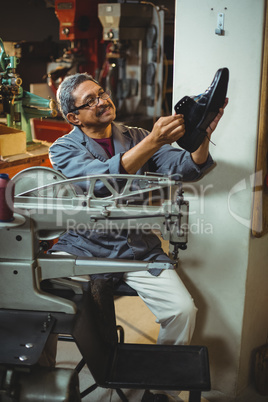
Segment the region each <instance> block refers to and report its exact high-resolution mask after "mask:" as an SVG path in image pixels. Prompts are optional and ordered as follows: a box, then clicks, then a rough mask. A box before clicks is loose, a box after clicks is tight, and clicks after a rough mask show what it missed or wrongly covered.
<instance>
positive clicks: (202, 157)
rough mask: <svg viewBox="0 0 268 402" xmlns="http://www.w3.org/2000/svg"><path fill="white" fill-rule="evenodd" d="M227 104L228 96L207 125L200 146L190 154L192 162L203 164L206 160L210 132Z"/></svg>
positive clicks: (214, 127)
mask: <svg viewBox="0 0 268 402" xmlns="http://www.w3.org/2000/svg"><path fill="white" fill-rule="evenodd" d="M227 104H228V98H226V99H225V103H224V105H223V108H221V109H220V110H219V113H218V114H217V116H216V117H215V119H214V120H213V122H212V123H210V125H209V126H208V128H207V130H206V131H207V136H206V137H205V139H204V141H203V142H202V144H201V145H200V147H199V148H198V149H197V150H196V151H195V152H193V153H192V154H191V156H192V159H193V161H194V163H196V164H197V165H202V164H204V163H205V162H206V160H207V158H208V153H209V142H210V138H211V134H212V133H213V131H214V130H215V129H216V127H217V125H218V123H219V121H220V119H221V118H222V116H223V113H224V108H225V107H226V106H227Z"/></svg>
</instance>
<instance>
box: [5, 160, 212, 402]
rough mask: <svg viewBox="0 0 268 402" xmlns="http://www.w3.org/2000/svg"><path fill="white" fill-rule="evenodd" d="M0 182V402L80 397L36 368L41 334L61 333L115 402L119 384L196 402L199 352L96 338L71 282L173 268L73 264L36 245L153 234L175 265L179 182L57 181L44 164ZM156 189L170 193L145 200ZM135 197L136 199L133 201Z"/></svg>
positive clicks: (201, 378)
mask: <svg viewBox="0 0 268 402" xmlns="http://www.w3.org/2000/svg"><path fill="white" fill-rule="evenodd" d="M2 176H4V175H2ZM3 179H6V186H3V185H1V222H0V239H1V259H0V275H1V281H0V317H1V318H0V328H1V331H0V344H1V349H0V400H1V401H24V402H29V401H32V402H33V401H34V402H36V401H41V400H42V401H43V400H46V401H51V402H52V401H68V402H76V401H80V400H81V395H82V393H81V394H80V391H79V380H78V376H77V373H76V372H75V371H74V370H70V369H67V368H66V369H64V368H51V367H50V368H49V367H44V366H40V364H39V359H40V356H41V355H42V353H43V351H44V349H45V345H46V343H47V341H48V339H49V337H50V336H51V335H52V334H67V335H70V336H71V337H72V339H73V340H74V341H75V342H76V345H77V347H78V349H79V350H80V352H81V354H82V357H83V359H84V362H85V363H86V364H87V366H88V368H89V369H90V371H91V373H92V375H93V377H94V379H95V380H96V383H97V385H99V386H102V387H106V388H114V389H116V390H117V392H118V394H119V395H120V396H121V399H122V400H124V401H127V399H126V397H125V396H124V395H123V393H122V391H121V390H120V388H129V389H135V388H136V389H137V388H138V389H150V388H151V389H175V390H177V389H188V390H190V395H191V399H190V400H191V401H200V395H201V391H202V390H204V389H209V369H208V358H207V354H206V349H205V348H204V347H199V346H171V345H170V346H166V345H162V346H161V345H133V344H127V343H123V344H122V345H121V344H120V343H117V342H115V343H113V344H111V343H110V340H109V339H110V337H109V335H107V331H106V330H105V337H106V338H107V337H108V338H109V339H108V341H107V339H106V341H102V340H101V336H100V335H99V333H97V332H96V331H97V325H96V322H97V321H98V318H96V315H95V312H94V311H93V312H92V308H91V307H92V302H91V299H90V292H89V291H87V290H84V289H82V287H81V286H80V285H79V283H78V282H77V281H75V280H74V279H77V277H78V276H79V277H81V276H84V275H91V274H94V273H107V272H129V271H138V270H149V269H151V268H162V269H170V268H172V267H173V264H170V263H167V262H162V263H159V262H156V261H146V262H144V261H135V260H133V261H129V260H127V261H126V260H113V259H101V258H95V257H94V258H93V257H83V258H80V257H79V258H78V257H75V256H73V255H57V254H47V253H46V252H45V248H44V242H46V241H48V240H51V239H56V238H57V237H58V236H59V235H60V234H62V233H63V232H64V231H66V230H68V229H70V228H71V229H73V230H75V229H79V230H83V229H85V230H90V229H94V230H100V231H103V230H110V229H112V230H115V229H116V230H123V229H130V228H131V229H132V230H136V229H138V230H145V229H146V230H148V229H152V230H156V231H157V232H159V233H161V235H162V237H163V238H164V239H166V240H169V241H170V243H171V244H172V245H173V246H174V258H175V259H176V258H177V253H178V250H179V249H180V248H181V249H184V248H185V247H186V243H187V229H188V202H187V201H186V200H184V197H183V191H182V186H181V182H180V177H178V176H172V177H164V176H153V175H148V176H131V175H120V176H115V175H102V176H88V177H80V178H76V179H66V178H65V177H64V176H63V175H62V174H61V173H58V172H56V171H55V170H53V169H51V168H46V167H32V168H28V169H26V170H24V171H21V172H20V173H18V174H17V175H16V176H14V177H13V179H11V180H9V181H8V180H7V178H4V177H2V178H1V179H0V180H2V181H3ZM82 182H83V183H84V182H86V183H87V191H86V192H81V191H78V189H80V188H81V187H80V184H81V183H82ZM100 183H101V184H102V186H104V188H106V189H107V191H106V195H105V196H103V197H99V196H98V192H97V191H96V190H97V189H98V188H99V185H100ZM164 189H165V193H168V194H169V196H168V197H166V199H165V200H164V201H162V202H160V203H158V205H153V203H152V202H150V201H148V199H149V197H148V195H149V194H151V192H155V191H156V190H157V191H158V192H160V193H163V191H164ZM166 189H168V191H167V190H166ZM2 190H3V191H2ZM3 195H4V197H3ZM137 198H138V199H139V200H140V201H141V200H142V202H139V203H137V202H133V200H135V199H137ZM145 200H147V201H145ZM174 263H175V261H174ZM44 284H46V286H44ZM66 292H67V293H66ZM153 368H155V369H153ZM145 378H146V379H145ZM144 379H145V380H144ZM120 392H121V393H120ZM84 395H85V394H84Z"/></svg>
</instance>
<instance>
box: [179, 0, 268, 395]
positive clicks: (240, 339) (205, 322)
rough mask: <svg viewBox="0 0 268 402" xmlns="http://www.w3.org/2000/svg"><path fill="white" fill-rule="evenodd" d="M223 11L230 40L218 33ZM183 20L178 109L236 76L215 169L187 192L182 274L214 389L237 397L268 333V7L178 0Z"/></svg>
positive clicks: (246, 1)
mask: <svg viewBox="0 0 268 402" xmlns="http://www.w3.org/2000/svg"><path fill="white" fill-rule="evenodd" d="M219 12H223V13H224V14H225V35H224V36H218V35H216V34H215V28H216V23H217V14H218V13H219ZM175 15H176V16H175V51H174V55H175V58H174V99H173V101H174V104H175V103H176V102H177V101H178V100H179V99H180V98H182V97H183V96H184V95H190V96H191V95H197V94H199V93H202V92H204V91H205V89H206V88H207V87H208V86H209V85H210V83H211V81H212V79H213V77H214V74H215V72H216V70H217V69H218V68H221V67H228V68H229V70H230V81H229V89H228V97H229V105H228V107H227V108H226V111H225V115H224V118H223V119H222V121H221V122H220V125H219V127H218V128H217V130H216V131H215V133H213V136H212V141H214V142H215V143H216V146H213V145H211V146H210V150H211V154H212V156H213V158H214V160H215V162H216V167H215V168H213V169H212V170H211V171H210V173H209V174H207V175H206V176H205V177H204V178H202V179H201V180H200V181H198V182H196V183H194V184H193V185H191V186H188V185H187V186H186V193H185V196H186V198H188V199H189V200H190V209H191V213H192V215H191V216H190V227H191V228H192V232H193V233H191V234H190V236H189V244H188V250H187V251H184V252H181V254H180V258H181V266H180V274H181V276H182V278H183V279H184V280H185V283H186V285H187V287H188V288H189V290H190V291H191V293H192V295H193V297H194V299H195V301H196V304H197V306H198V308H199V314H198V321H197V327H196V331H195V335H194V339H193V343H195V344H205V345H207V346H208V348H209V355H210V367H211V379H212V388H213V389H216V390H219V391H221V392H223V393H225V394H227V395H230V396H236V395H237V394H239V393H240V391H241V390H242V389H243V388H245V387H246V386H247V383H248V379H249V373H250V364H251V353H252V350H253V349H254V348H255V347H256V346H258V345H261V344H264V343H265V342H266V336H267V326H268V320H267V302H268V299H267V284H268V267H267V249H268V247H267V236H266V237H264V238H261V239H253V238H252V237H251V231H250V218H251V212H252V187H251V183H250V176H251V175H252V174H254V172H255V160H256V146H257V131H258V117H259V115H258V114H259V100H260V83H261V82H260V81H261V66H262V46H263V23H264V0H258V1H256V0H236V1H233V0H225V1H223V0H213V1H212V0H210V1H209V0H176V13H175ZM236 185H238V187H234V186H236ZM232 191H233V194H232ZM203 194H205V196H204V197H203ZM265 268H266V269H265ZM260 294H261V296H260ZM264 302H265V304H263V303H264ZM254 311H258V312H257V315H255V316H254ZM252 325H254V327H252Z"/></svg>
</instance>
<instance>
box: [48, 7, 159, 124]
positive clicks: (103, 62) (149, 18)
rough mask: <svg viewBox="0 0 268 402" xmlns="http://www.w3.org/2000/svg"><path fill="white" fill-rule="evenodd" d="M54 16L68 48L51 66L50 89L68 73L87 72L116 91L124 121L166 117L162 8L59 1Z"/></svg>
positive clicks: (116, 100) (120, 113)
mask: <svg viewBox="0 0 268 402" xmlns="http://www.w3.org/2000/svg"><path fill="white" fill-rule="evenodd" d="M55 13H56V16H57V18H58V19H59V23H60V28H59V29H60V32H59V37H60V39H61V40H64V41H68V43H69V46H68V47H67V49H66V50H65V52H64V54H63V56H62V57H61V58H59V59H58V60H56V61H55V62H52V63H50V64H49V65H48V77H49V81H48V82H49V84H50V86H52V87H54V89H55V88H56V87H57V82H56V81H57V79H59V78H60V79H61V78H62V77H60V75H62V76H64V74H66V73H67V72H68V73H69V74H70V73H74V72H85V71H86V72H88V73H90V74H91V75H92V76H93V77H94V78H96V79H97V80H98V81H99V82H100V83H101V85H102V86H103V87H104V88H106V89H107V88H109V89H111V90H112V93H113V101H114V102H115V104H116V106H117V116H118V118H119V119H120V120H122V121H124V122H128V123H131V122H133V123H134V122H135V123H136V121H137V118H138V119H139V122H143V125H146V123H147V124H148V120H149V121H150V123H151V121H152V119H153V118H154V117H159V116H160V115H161V105H162V81H163V79H162V77H163V38H164V11H163V9H162V8H160V7H156V6H155V5H154V4H153V3H151V2H146V1H138V0H136V1H135V0H131V1H118V2H114V3H112V2H104V1H101V0H99V1H95V0H69V1H63V0H55ZM140 124H141V123H140ZM145 128H146V127H145Z"/></svg>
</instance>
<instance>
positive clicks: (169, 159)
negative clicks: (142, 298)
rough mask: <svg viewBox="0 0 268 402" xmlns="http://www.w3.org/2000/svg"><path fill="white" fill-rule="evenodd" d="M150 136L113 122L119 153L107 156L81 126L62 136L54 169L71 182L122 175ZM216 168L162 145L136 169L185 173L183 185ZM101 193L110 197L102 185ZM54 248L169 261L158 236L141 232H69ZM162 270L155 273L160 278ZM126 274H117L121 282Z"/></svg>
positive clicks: (53, 156)
mask: <svg viewBox="0 0 268 402" xmlns="http://www.w3.org/2000/svg"><path fill="white" fill-rule="evenodd" d="M148 134H149V132H148V131H147V130H144V129H141V128H136V127H127V126H125V125H122V124H118V123H115V122H113V123H112V137H113V143H114V151H115V155H114V156H113V157H111V158H109V157H108V155H107V154H106V152H105V150H104V149H103V148H102V146H101V145H99V144H98V143H97V142H96V141H94V140H93V139H92V138H89V137H88V136H87V135H86V134H84V133H83V132H82V131H81V130H80V129H79V128H78V127H74V129H73V130H72V131H71V132H70V133H69V134H67V135H64V136H63V137H60V138H58V139H57V140H56V141H55V142H54V144H53V145H52V146H51V147H50V149H49V156H50V160H51V163H52V166H53V168H54V169H56V170H58V171H60V172H62V173H63V174H64V175H65V176H66V177H67V178H74V177H81V176H87V175H91V174H92V175H94V174H98V175H101V174H120V170H121V157H122V155H123V154H124V153H125V152H127V151H128V150H129V149H131V148H133V147H134V146H135V145H136V144H138V143H139V142H140V141H142V140H143V139H144V138H145V137H146V136H147V135H148ZM212 164H213V160H212V158H211V156H210V155H209V157H208V159H207V162H206V163H205V164H204V165H202V167H200V166H198V165H196V164H195V163H194V162H193V160H192V158H191V155H190V153H189V152H187V151H185V150H182V149H179V148H174V147H172V146H171V145H163V146H162V147H161V148H160V149H159V150H158V151H157V152H155V154H154V155H153V156H152V157H151V158H150V159H149V160H148V161H147V162H146V163H145V164H144V165H143V166H142V168H141V169H139V170H138V171H137V173H136V174H138V175H142V174H144V173H145V172H154V173H161V174H164V175H171V174H175V173H177V174H180V175H181V177H182V180H183V181H194V180H197V179H199V178H200V177H201V176H202V175H203V173H204V172H205V171H206V170H207V169H208V168H209V167H210V166H211V165H212ZM97 191H98V193H99V194H100V195H101V194H102V193H103V195H104V193H105V191H104V189H103V188H102V187H101V184H100V185H99V188H98V189H97ZM53 250H60V251H65V252H68V253H70V254H74V255H77V256H89V257H99V258H115V259H118V258H121V259H129V260H144V261H149V260H150V261H159V260H161V261H169V262H172V261H171V260H170V259H169V257H168V256H167V255H166V254H165V253H164V251H163V250H162V247H161V241H160V240H159V238H158V236H156V235H155V234H154V233H152V232H151V233H143V232H142V231H137V230H121V231H116V230H109V231H97V230H83V231H81V232H79V231H73V230H70V231H68V232H66V233H64V234H63V235H62V236H61V237H60V238H59V240H58V242H57V243H56V244H55V245H54V246H53ZM160 272H161V270H158V269H155V270H151V273H152V274H154V275H158V274H159V273H160ZM122 275H123V274H121V273H120V274H113V277H114V278H115V279H120V277H122Z"/></svg>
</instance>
